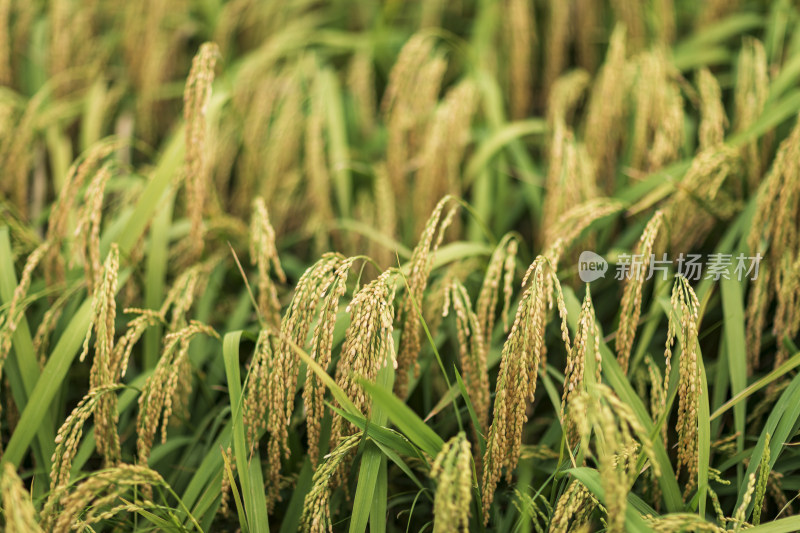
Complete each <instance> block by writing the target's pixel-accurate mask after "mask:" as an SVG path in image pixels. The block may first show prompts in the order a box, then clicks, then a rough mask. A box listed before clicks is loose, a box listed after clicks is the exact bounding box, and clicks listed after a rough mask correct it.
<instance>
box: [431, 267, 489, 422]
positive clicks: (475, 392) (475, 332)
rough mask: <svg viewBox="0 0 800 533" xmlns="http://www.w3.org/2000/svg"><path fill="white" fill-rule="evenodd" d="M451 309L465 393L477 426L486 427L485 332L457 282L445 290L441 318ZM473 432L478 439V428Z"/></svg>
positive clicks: (487, 373) (465, 292)
mask: <svg viewBox="0 0 800 533" xmlns="http://www.w3.org/2000/svg"><path fill="white" fill-rule="evenodd" d="M450 307H452V308H453V311H454V312H455V320H456V333H457V336H458V351H459V362H460V364H461V372H462V373H463V375H464V382H465V385H466V389H467V393H468V394H469V398H470V400H471V402H472V405H473V408H474V410H475V414H476V417H477V419H478V425H479V426H480V427H481V428H485V427H487V425H488V422H489V368H488V363H487V356H488V351H489V350H488V342H487V337H486V335H485V334H484V331H485V330H484V329H483V327H482V326H481V323H480V320H479V319H478V316H477V315H476V314H475V312H474V311H473V310H472V303H471V302H470V297H469V294H468V293H467V289H466V288H464V286H463V285H462V284H461V283H460V282H459V281H456V280H453V281H451V282H450V284H449V285H448V286H447V287H445V306H444V310H443V315H444V316H447V315H448V314H449V311H450ZM492 314H494V313H492ZM473 429H474V432H475V436H476V437H477V435H478V428H477V427H475V428H473Z"/></svg>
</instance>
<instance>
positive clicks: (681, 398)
mask: <svg viewBox="0 0 800 533" xmlns="http://www.w3.org/2000/svg"><path fill="white" fill-rule="evenodd" d="M670 305H671V311H670V314H669V331H668V335H667V344H666V350H665V352H664V357H665V359H666V361H667V370H666V372H665V373H664V390H665V391H666V390H667V387H668V382H669V375H670V360H671V359H672V345H673V343H674V342H675V337H676V335H679V340H680V343H681V354H680V362H679V364H680V368H679V380H678V423H677V426H676V429H677V432H678V467H677V471H676V475H680V473H681V470H682V469H684V468H685V469H686V473H687V474H688V482H687V483H686V488H685V490H684V494H683V496H684V498H685V497H686V496H687V495H688V494H689V493H690V492H691V490H692V489H693V488H694V487H695V486H696V484H697V470H698V457H699V456H698V453H699V449H698V440H697V437H698V436H697V431H698V421H697V417H698V404H699V398H700V374H699V372H700V371H699V368H698V365H697V356H698V353H697V324H698V320H699V314H698V313H699V310H700V302H699V301H698V300H697V296H696V295H695V293H694V290H693V289H692V287H691V286H690V285H689V281H688V280H687V279H686V278H685V277H683V276H680V275H679V276H676V277H675V285H674V286H673V289H672V297H671V299H670ZM665 396H666V395H665Z"/></svg>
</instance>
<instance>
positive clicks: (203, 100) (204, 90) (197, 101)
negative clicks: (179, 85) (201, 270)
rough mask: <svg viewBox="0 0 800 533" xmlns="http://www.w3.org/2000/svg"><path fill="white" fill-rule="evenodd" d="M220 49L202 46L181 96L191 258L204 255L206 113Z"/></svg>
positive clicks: (209, 44)
mask: <svg viewBox="0 0 800 533" xmlns="http://www.w3.org/2000/svg"><path fill="white" fill-rule="evenodd" d="M219 55H220V53H219V47H218V46H217V45H216V44H214V43H204V44H203V45H201V46H200V50H198V52H197V55H196V56H195V57H194V59H193V60H192V69H191V71H189V78H188V79H187V80H186V89H185V90H184V93H183V117H184V120H185V121H186V170H185V172H186V210H187V211H188V215H189V220H190V222H191V226H190V231H189V240H190V242H191V243H192V248H191V259H194V260H196V259H198V258H199V257H200V255H201V254H202V253H203V246H204V239H205V237H204V226H203V213H204V210H205V205H206V195H207V193H208V181H209V175H210V173H209V169H208V166H207V164H206V127H207V126H206V112H207V111H208V105H209V100H210V99H211V84H212V83H213V82H214V67H215V66H216V64H217V58H218V57H219Z"/></svg>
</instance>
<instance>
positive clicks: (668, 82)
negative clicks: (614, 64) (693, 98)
mask: <svg viewBox="0 0 800 533" xmlns="http://www.w3.org/2000/svg"><path fill="white" fill-rule="evenodd" d="M626 3H628V2H626ZM637 65H638V77H637V80H636V83H635V85H634V91H633V97H634V104H635V109H636V114H635V116H634V124H633V136H632V138H631V141H630V142H631V147H630V151H631V159H630V166H631V167H633V168H634V169H638V170H642V171H645V172H655V171H656V170H659V169H661V168H664V166H666V165H668V164H669V163H671V162H673V161H675V160H676V159H677V158H678V156H679V155H680V151H681V148H682V146H683V139H684V127H683V126H684V120H683V119H684V112H683V105H684V104H683V97H682V96H681V91H680V87H679V86H678V83H677V81H676V80H677V79H678V77H679V75H680V73H679V72H677V71H676V70H675V68H674V67H673V66H672V64H671V63H670V61H669V59H668V57H667V52H666V51H665V50H664V49H656V50H653V51H651V52H647V53H644V54H642V55H640V56H639V58H638V61H637Z"/></svg>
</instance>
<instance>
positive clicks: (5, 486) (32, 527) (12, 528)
mask: <svg viewBox="0 0 800 533" xmlns="http://www.w3.org/2000/svg"><path fill="white" fill-rule="evenodd" d="M0 497H2V502H3V515H4V518H5V531H6V533H41V531H42V529H41V528H40V527H39V524H38V522H37V520H36V509H35V508H34V506H33V501H32V500H31V495H30V494H29V493H28V491H27V490H25V487H24V486H23V485H22V480H21V479H20V478H19V476H18V475H17V472H16V470H15V469H14V466H13V465H12V464H11V463H6V464H5V465H4V467H3V474H2V475H0Z"/></svg>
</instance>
